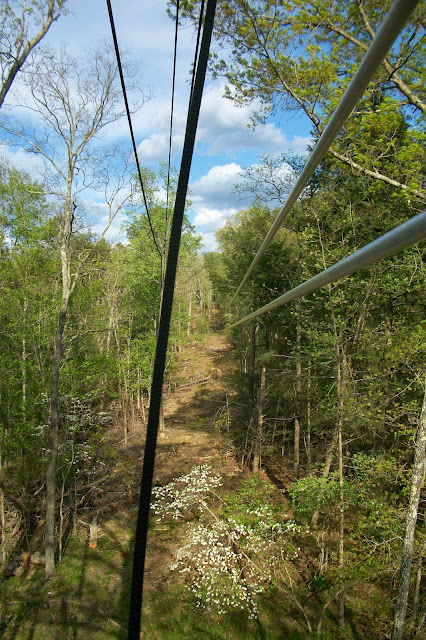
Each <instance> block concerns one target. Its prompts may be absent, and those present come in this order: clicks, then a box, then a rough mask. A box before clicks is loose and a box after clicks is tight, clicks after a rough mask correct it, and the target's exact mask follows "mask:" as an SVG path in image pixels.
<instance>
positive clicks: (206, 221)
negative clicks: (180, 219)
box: [194, 207, 237, 233]
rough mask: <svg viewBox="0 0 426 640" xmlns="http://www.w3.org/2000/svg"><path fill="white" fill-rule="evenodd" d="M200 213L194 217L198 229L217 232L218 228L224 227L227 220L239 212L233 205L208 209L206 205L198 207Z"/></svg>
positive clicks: (203, 231) (205, 231)
mask: <svg viewBox="0 0 426 640" xmlns="http://www.w3.org/2000/svg"><path fill="white" fill-rule="evenodd" d="M197 211H198V213H197V215H196V216H195V218H194V225H195V227H196V228H197V230H200V231H201V232H202V233H207V232H211V233H215V232H216V231H217V230H218V229H220V228H221V227H223V225H224V224H225V222H226V220H227V219H228V218H229V217H230V216H233V215H235V214H236V213H237V209H234V208H233V207H230V208H226V209H208V208H206V207H200V208H199V209H197Z"/></svg>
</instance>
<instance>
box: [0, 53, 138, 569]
mask: <svg viewBox="0 0 426 640" xmlns="http://www.w3.org/2000/svg"><path fill="white" fill-rule="evenodd" d="M26 79H27V82H28V89H29V92H30V97H29V98H27V99H25V100H23V101H22V104H23V106H25V107H26V108H27V109H29V110H30V111H31V112H33V118H34V116H35V117H36V119H37V121H36V122H37V123H36V125H35V126H34V127H33V130H31V129H30V128H29V127H27V128H26V127H21V128H20V129H18V128H16V127H12V126H10V125H5V124H3V128H5V129H6V130H7V131H8V132H9V134H14V135H15V136H17V137H18V138H19V139H20V140H21V141H24V142H25V143H26V144H27V145H28V150H30V151H32V152H34V153H36V154H38V155H39V156H41V157H42V158H43V159H44V160H45V162H46V164H47V166H49V167H50V169H51V174H50V176H51V179H50V181H49V190H50V192H51V193H52V194H55V195H56V196H57V197H58V199H59V201H60V202H61V207H60V209H61V213H60V216H59V219H58V248H59V255H60V263H61V271H62V296H61V306H60V310H59V317H58V324H57V328H56V335H55V340H54V353H53V361H52V370H51V400H50V405H51V406H50V408H51V419H50V453H49V464H48V469H47V474H46V535H45V542H46V574H47V575H52V574H53V573H54V571H55V557H54V549H55V512H56V467H57V456H58V446H59V424H60V413H59V374H60V366H61V359H62V355H63V349H64V330H65V324H66V318H67V311H68V306H69V301H70V298H71V296H72V293H73V291H74V288H75V286H76V284H77V282H78V280H79V277H80V275H81V273H82V269H83V267H84V265H85V264H86V263H87V262H88V261H89V260H90V258H91V257H92V256H93V254H94V252H95V250H96V246H97V243H95V245H94V246H92V248H91V250H90V251H89V252H88V253H86V254H85V255H80V256H79V257H78V258H76V257H75V256H72V254H71V238H72V235H73V233H74V232H75V231H76V228H75V223H76V213H77V205H78V197H79V195H80V194H81V192H82V191H84V190H85V189H87V188H88V187H92V188H97V189H99V186H100V185H99V182H103V183H104V184H105V185H106V191H105V200H106V205H107V208H108V213H107V219H106V222H105V228H104V230H103V232H102V233H101V236H100V238H99V240H98V242H100V240H101V239H102V238H103V236H104V235H105V233H106V231H107V229H108V228H109V226H110V225H111V223H112V221H113V219H114V217H115V216H116V214H117V213H118V212H119V211H120V210H121V209H122V208H123V207H124V206H125V204H126V202H128V201H129V199H130V197H131V195H132V193H131V188H130V187H127V188H124V187H125V185H124V183H123V180H122V179H119V178H118V177H117V176H115V180H111V177H112V174H111V169H110V171H109V172H106V173H105V168H104V167H105V161H106V162H108V159H111V158H107V157H105V153H104V154H103V158H101V156H100V154H99V149H97V148H96V141H97V138H98V136H99V133H100V132H101V130H103V129H104V128H105V127H106V126H107V125H110V124H112V123H114V122H117V120H118V119H119V118H121V117H122V115H123V114H124V111H123V101H122V96H121V88H120V84H119V80H118V74H117V68H116V62H115V58H114V56H113V54H112V52H111V51H110V50H109V48H108V46H107V45H105V44H103V46H102V47H101V48H99V49H98V50H95V51H88V52H87V55H86V56H85V57H84V59H76V58H72V57H70V56H69V55H67V54H66V53H65V51H63V50H60V51H59V52H55V53H54V54H52V55H49V56H45V57H44V59H43V61H42V62H40V63H39V64H38V65H37V67H36V68H35V69H34V70H33V71H32V72H31V73H28V74H27V78H26ZM115 155H116V154H115ZM116 166H117V165H116ZM122 168H123V167H122ZM124 169H125V167H124ZM127 175H129V174H127ZM112 183H113V186H112ZM129 183H130V180H128V183H127V184H129ZM71 267H72V268H71Z"/></svg>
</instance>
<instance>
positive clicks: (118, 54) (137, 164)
mask: <svg viewBox="0 0 426 640" xmlns="http://www.w3.org/2000/svg"><path fill="white" fill-rule="evenodd" d="M106 3H107V7H108V15H109V21H110V24H111V32H112V39H113V41H114V49H115V56H116V58H117V66H118V72H119V74H120V80H121V90H122V93H123V98H124V104H125V105H126V113H127V120H128V122H129V129H130V137H131V139H132V145H133V151H134V154H135V160H136V167H137V170H138V175H139V182H140V185H141V189H142V196H143V201H144V204H145V209H146V215H147V217H148V222H149V228H150V229H151V235H152V239H153V240H154V244H155V246H156V249H157V251H158V253H159V255H160V258H162V257H163V254H162V252H161V249H160V247H159V246H158V242H157V238H156V237H155V233H154V229H153V226H152V222H151V217H150V215H149V208H148V201H147V199H146V195H145V189H144V186H143V180H142V172H141V168H140V164H139V158H138V152H137V150H136V142H135V136H134V133H133V125H132V119H131V117H130V109H129V103H128V100H127V92H126V85H125V83H124V75H123V68H122V66H121V58H120V50H119V48H118V41H117V34H116V31H115V24H114V16H113V13H112V7H111V0H106Z"/></svg>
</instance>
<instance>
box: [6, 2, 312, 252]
mask: <svg viewBox="0 0 426 640" xmlns="http://www.w3.org/2000/svg"><path fill="white" fill-rule="evenodd" d="M68 7H69V14H68V15H67V16H64V17H62V18H60V19H59V21H58V22H57V23H56V24H54V25H53V26H52V28H51V29H50V31H49V32H48V34H47V36H46V37H45V39H44V41H43V45H45V46H49V47H54V46H56V45H57V44H58V43H60V42H65V43H66V47H67V49H68V50H69V52H70V53H71V54H73V55H81V53H82V52H83V51H84V49H85V48H87V47H96V46H97V45H98V43H99V41H101V40H106V41H108V42H111V32H110V26H109V19H108V13H107V8H106V2H105V0H69V4H68ZM112 8H113V12H114V17H115V23H116V30H117V36H118V41H119V45H120V49H121V50H122V51H123V52H124V51H126V52H127V57H128V59H129V60H130V61H132V62H134V63H136V65H137V66H138V69H139V73H140V75H141V78H142V81H143V83H144V85H146V87H148V89H149V92H150V94H151V99H150V100H148V101H146V102H145V104H144V105H143V106H142V108H141V109H140V110H139V111H138V112H137V113H136V114H135V115H134V117H133V126H134V130H135V137H136V144H137V146H138V153H139V158H140V162H141V164H143V165H147V166H152V167H153V168H155V166H156V163H157V162H159V161H167V154H168V136H169V119H170V97H171V79H172V78H171V76H172V61H173V39H174V24H173V22H172V21H171V20H170V19H169V18H168V16H167V13H166V0H126V2H123V1H121V2H120V1H119V0H112ZM194 47H195V35H194V33H193V32H192V29H190V28H182V29H180V32H179V44H178V63H177V77H176V97H175V123H174V133H173V154H172V161H173V163H174V164H175V165H177V166H178V165H179V162H180V154H181V149H182V143H183V137H184V131H185V119H186V113H187V104H188V94H189V82H188V80H189V69H190V65H191V62H192V59H193V55H194ZM223 89H224V82H223V81H221V80H213V79H212V78H207V81H206V85H205V91H204V97H203V103H202V108H201V114H200V121H199V129H198V134H197V142H196V147H195V154H194V158H193V164H192V171H191V179H190V190H191V200H192V203H193V204H192V212H191V216H190V217H191V219H192V221H193V223H194V225H195V227H196V229H197V231H198V232H199V233H201V234H202V235H203V239H204V242H205V250H210V249H212V248H214V246H215V240H214V233H215V231H216V230H217V229H218V228H220V226H222V225H223V224H225V221H226V219H227V218H228V217H229V216H230V215H232V214H233V213H235V212H236V211H237V210H238V209H239V208H241V207H244V206H247V204H248V201H245V202H244V201H243V200H241V196H237V195H235V194H233V193H232V187H233V185H234V184H235V183H236V182H238V180H239V179H240V174H241V171H242V169H243V168H244V167H247V166H250V165H254V164H256V163H257V162H259V156H260V155H261V154H266V153H271V154H280V153H283V152H287V151H289V150H292V151H293V152H294V153H304V152H306V149H307V145H308V143H309V139H310V137H309V123H308V121H307V119H303V118H301V117H300V116H299V117H294V116H293V115H290V114H285V113H283V114H281V115H280V117H275V118H274V119H271V120H270V121H269V122H267V123H266V124H265V125H262V126H258V127H257V128H256V129H255V130H254V131H253V130H250V129H248V127H247V125H248V123H249V121H250V115H251V113H252V111H253V110H255V108H256V105H253V106H252V107H236V106H234V105H233V103H232V102H231V101H229V100H227V99H225V98H224V97H223ZM106 135H107V138H108V141H109V142H112V143H115V144H120V145H122V146H126V145H127V144H128V145H129V153H130V138H129V135H128V129H127V121H125V119H123V121H122V122H121V123H120V125H119V126H117V125H114V127H112V128H111V129H110V131H107V132H106ZM0 153H1V154H2V155H7V156H8V157H10V158H11V159H12V160H13V162H14V164H16V165H18V166H21V167H22V168H25V169H29V168H31V167H32V166H35V165H34V162H35V161H34V156H31V157H28V156H27V154H25V152H24V150H22V149H21V150H17V149H16V148H15V149H14V150H13V151H11V150H7V149H6V148H5V147H4V145H1V147H0ZM92 197H96V196H95V195H92ZM121 224H122V219H120V218H118V219H117V220H116V221H115V222H114V224H113V226H112V228H111V229H110V231H109V233H108V236H107V237H109V238H110V239H111V240H117V239H119V238H120V225H121ZM97 227H99V229H100V228H101V227H102V220H101V221H100V222H99V225H95V230H97Z"/></svg>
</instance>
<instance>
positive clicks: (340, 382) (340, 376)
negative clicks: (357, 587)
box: [337, 360, 345, 629]
mask: <svg viewBox="0 0 426 640" xmlns="http://www.w3.org/2000/svg"><path fill="white" fill-rule="evenodd" d="M343 369H344V367H343V366H342V363H341V361H340V360H338V361H337V433H338V452H339V503H340V504H339V550H338V563H339V574H340V580H341V581H342V582H343V569H344V564H345V556H344V535H345V502H344V492H343V440H342V425H343V394H344V372H343ZM341 587H342V588H341V589H340V591H339V598H338V603H339V614H338V624H339V628H340V629H343V627H344V626H345V590H344V588H343V585H341Z"/></svg>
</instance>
